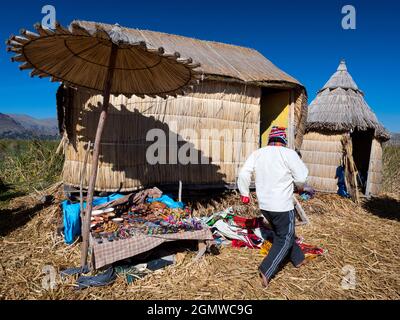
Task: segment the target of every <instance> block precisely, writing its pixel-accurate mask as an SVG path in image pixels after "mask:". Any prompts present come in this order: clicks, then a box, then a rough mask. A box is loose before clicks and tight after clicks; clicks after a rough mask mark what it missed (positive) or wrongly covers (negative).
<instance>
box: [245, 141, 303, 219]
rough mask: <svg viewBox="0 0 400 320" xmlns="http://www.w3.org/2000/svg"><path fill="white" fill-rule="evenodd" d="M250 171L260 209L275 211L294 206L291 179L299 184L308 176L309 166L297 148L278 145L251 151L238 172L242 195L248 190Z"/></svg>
mask: <svg viewBox="0 0 400 320" xmlns="http://www.w3.org/2000/svg"><path fill="white" fill-rule="evenodd" d="M253 172H255V182H256V193H257V198H258V203H259V206H260V209H262V210H266V211H274V212H284V211H290V210H293V208H294V205H293V188H294V187H293V183H294V184H296V185H299V186H301V185H302V184H304V183H305V182H306V179H307V176H308V169H307V167H306V166H305V165H304V163H303V161H302V160H301V159H300V157H299V156H298V154H297V153H296V151H294V150H292V149H289V148H285V147H280V146H267V147H264V148H261V149H258V150H256V151H254V152H253V153H252V154H251V155H250V157H249V158H248V159H247V160H246V162H245V164H244V165H243V167H242V168H241V169H240V172H239V177H238V188H239V191H240V194H241V195H242V196H249V194H250V190H249V187H250V182H251V175H252V173H253Z"/></svg>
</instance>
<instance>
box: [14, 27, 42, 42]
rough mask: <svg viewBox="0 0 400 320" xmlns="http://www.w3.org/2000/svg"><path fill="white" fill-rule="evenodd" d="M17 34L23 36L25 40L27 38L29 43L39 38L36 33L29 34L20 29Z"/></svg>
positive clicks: (29, 32)
mask: <svg viewBox="0 0 400 320" xmlns="http://www.w3.org/2000/svg"><path fill="white" fill-rule="evenodd" d="M19 33H20V34H21V35H23V36H24V37H25V38H27V39H28V40H29V41H30V40H35V39H37V38H39V37H40V35H38V34H37V33H34V32H31V31H29V30H26V29H21V30H20V32H19Z"/></svg>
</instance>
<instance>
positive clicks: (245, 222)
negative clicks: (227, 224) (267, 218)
mask: <svg viewBox="0 0 400 320" xmlns="http://www.w3.org/2000/svg"><path fill="white" fill-rule="evenodd" d="M261 221H262V218H251V219H247V218H243V217H239V216H233V222H235V224H236V225H237V226H238V227H242V228H245V229H255V228H258V227H259V226H260V224H261Z"/></svg>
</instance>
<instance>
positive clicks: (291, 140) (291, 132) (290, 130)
mask: <svg viewBox="0 0 400 320" xmlns="http://www.w3.org/2000/svg"><path fill="white" fill-rule="evenodd" d="M294 102H295V101H294V90H293V89H292V90H290V99H289V103H290V105H289V128H288V135H289V139H288V140H289V141H288V144H289V148H290V149H293V150H294V148H295V143H294V108H295V106H294Z"/></svg>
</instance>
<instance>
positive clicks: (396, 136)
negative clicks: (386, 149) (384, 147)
mask: <svg viewBox="0 0 400 320" xmlns="http://www.w3.org/2000/svg"><path fill="white" fill-rule="evenodd" d="M387 144H389V145H395V146H400V133H394V132H392V133H391V134H390V140H389V141H388V142H387Z"/></svg>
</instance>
